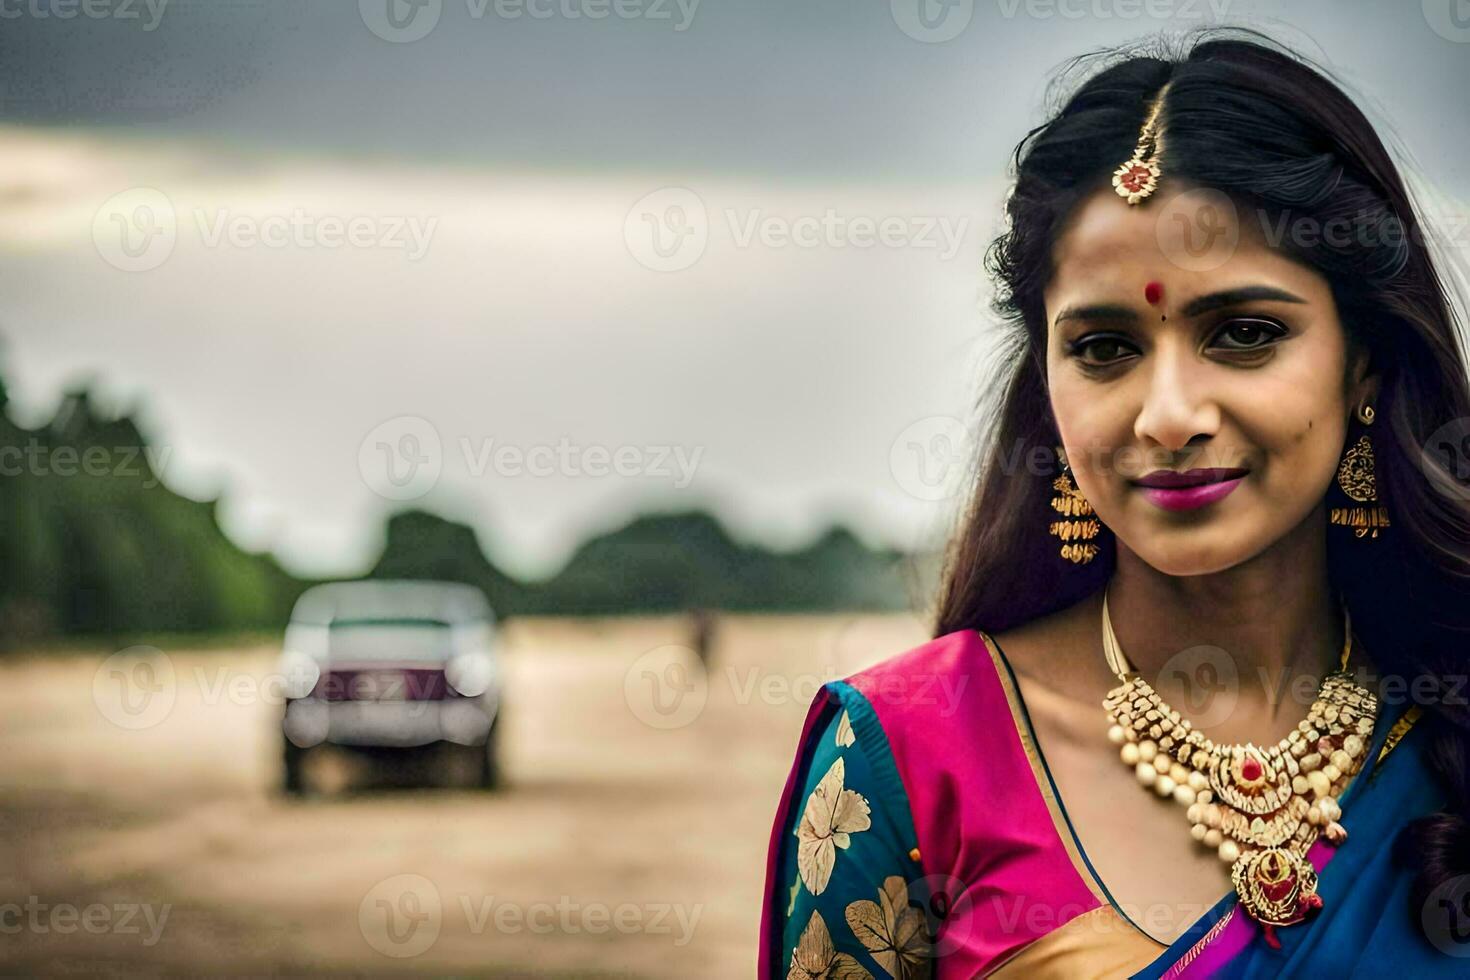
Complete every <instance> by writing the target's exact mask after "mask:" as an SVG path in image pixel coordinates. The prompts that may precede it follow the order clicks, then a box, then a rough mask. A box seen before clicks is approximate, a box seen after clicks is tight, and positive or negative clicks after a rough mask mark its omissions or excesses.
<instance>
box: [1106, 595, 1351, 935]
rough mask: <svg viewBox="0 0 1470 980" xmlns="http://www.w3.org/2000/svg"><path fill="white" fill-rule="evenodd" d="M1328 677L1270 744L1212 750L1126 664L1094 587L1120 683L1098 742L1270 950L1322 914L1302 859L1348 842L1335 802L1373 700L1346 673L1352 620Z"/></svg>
mask: <svg viewBox="0 0 1470 980" xmlns="http://www.w3.org/2000/svg"><path fill="white" fill-rule="evenodd" d="M1342 613H1343V633H1344V635H1345V640H1344V642H1343V647H1342V657H1341V659H1340V661H1339V663H1338V667H1337V669H1336V670H1334V671H1332V672H1331V673H1329V674H1327V676H1326V677H1324V678H1323V679H1322V683H1321V687H1320V688H1319V690H1318V692H1317V699H1316V700H1315V701H1314V702H1313V704H1312V707H1311V710H1310V711H1309V712H1308V713H1307V717H1306V719H1305V720H1304V721H1302V722H1301V724H1299V725H1297V727H1296V730H1295V731H1293V732H1292V733H1291V734H1290V735H1287V736H1286V737H1285V738H1283V739H1282V740H1281V741H1279V742H1277V743H1276V744H1275V745H1271V746H1265V747H1257V746H1256V745H1254V744H1253V743H1249V742H1247V743H1245V744H1244V745H1242V744H1239V743H1236V744H1230V745H1225V744H1220V743H1217V742H1214V741H1213V740H1211V739H1210V738H1208V737H1207V736H1206V735H1205V734H1204V733H1203V732H1201V731H1199V730H1198V729H1196V728H1194V727H1193V725H1192V723H1191V722H1190V721H1189V719H1187V718H1182V717H1181V716H1180V714H1179V712H1178V711H1175V710H1174V709H1173V708H1171V707H1170V706H1169V705H1168V704H1166V703H1165V702H1164V699H1163V698H1161V697H1159V695H1158V692H1157V691H1155V690H1154V689H1153V687H1152V686H1150V685H1149V683H1148V682H1147V681H1145V680H1144V679H1143V678H1142V677H1140V676H1139V675H1138V672H1137V671H1136V670H1134V669H1133V667H1132V665H1130V664H1129V662H1128V658H1127V657H1126V656H1124V654H1123V650H1122V648H1121V647H1120V646H1119V645H1118V638H1117V636H1116V635H1115V634H1114V633H1113V622H1112V619H1111V617H1109V615H1108V595H1107V589H1106V588H1104V590H1103V605H1102V632H1103V654H1104V656H1105V657H1106V658H1107V661H1108V667H1109V668H1111V669H1112V671H1113V673H1114V674H1115V675H1117V677H1118V680H1119V681H1120V682H1121V683H1120V684H1119V686H1118V687H1115V688H1113V690H1111V691H1109V692H1108V696H1107V697H1106V698H1104V699H1103V708H1104V709H1106V711H1107V717H1108V726H1109V727H1108V741H1110V742H1112V743H1113V744H1114V745H1118V746H1120V748H1119V755H1120V757H1121V758H1122V760H1123V763H1124V764H1125V765H1127V766H1128V767H1129V768H1131V769H1133V771H1134V773H1135V774H1136V775H1137V777H1138V782H1139V784H1140V785H1142V786H1144V787H1145V788H1147V789H1151V790H1153V791H1154V792H1155V793H1157V794H1158V795H1159V796H1160V797H1162V798H1164V799H1173V800H1174V801H1175V802H1176V803H1178V804H1180V805H1181V806H1184V807H1186V808H1187V811H1186V812H1187V815H1188V819H1189V823H1190V834H1191V836H1193V837H1194V839H1195V840H1197V841H1199V842H1200V843H1201V844H1203V845H1205V846H1206V847H1209V848H1212V849H1213V850H1214V851H1215V852H1216V853H1217V854H1218V855H1219V856H1220V860H1221V861H1224V862H1225V863H1226V864H1228V865H1230V878H1231V881H1232V882H1233V883H1234V885H1235V891H1236V894H1237V895H1238V896H1239V897H1240V904H1241V905H1242V906H1243V907H1244V908H1245V910H1246V912H1247V913H1249V915H1250V916H1251V917H1252V918H1254V919H1255V920H1256V921H1258V922H1260V923H1261V925H1262V926H1263V927H1264V929H1265V934H1266V941H1267V942H1268V943H1269V944H1270V945H1271V946H1273V947H1277V948H1279V947H1280V945H1281V942H1280V940H1279V939H1278V938H1277V937H1276V935H1275V932H1274V930H1275V927H1277V926H1288V925H1293V924H1295V923H1297V922H1301V921H1302V920H1303V919H1305V918H1306V917H1307V915H1308V914H1309V913H1311V912H1313V911H1315V910H1316V909H1319V908H1321V907H1322V898H1321V896H1319V895H1318V894H1317V872H1316V870H1315V869H1314V868H1313V866H1312V864H1311V862H1310V861H1308V860H1307V856H1306V855H1307V850H1308V849H1309V848H1310V847H1311V846H1312V844H1313V842H1314V841H1316V839H1317V838H1318V836H1324V837H1326V838H1327V840H1328V841H1329V842H1330V843H1332V844H1333V845H1337V844H1341V843H1342V842H1343V841H1344V840H1346V839H1347V831H1346V830H1344V829H1343V826H1342V824H1340V823H1338V817H1340V816H1342V808H1341V807H1340V806H1339V805H1338V802H1337V800H1338V797H1339V796H1340V795H1341V793H1342V791H1343V790H1344V789H1345V788H1346V787H1347V784H1348V782H1349V781H1350V780H1351V779H1352V777H1353V776H1354V774H1356V773H1357V772H1358V770H1359V769H1361V768H1362V765H1363V761H1364V758H1365V755H1366V752H1367V745H1368V741H1369V738H1370V737H1371V735H1372V733H1373V725H1374V723H1375V721H1376V720H1377V717H1378V698H1377V696H1376V695H1375V694H1374V693H1373V692H1372V691H1370V690H1368V689H1367V688H1365V687H1363V686H1362V685H1360V684H1358V683H1357V682H1355V681H1354V680H1353V678H1352V676H1351V675H1350V674H1349V673H1348V671H1347V663H1348V657H1349V655H1350V654H1351V653H1352V646H1353V632H1352V618H1351V616H1349V614H1348V611H1347V607H1346V606H1344V607H1343V610H1342Z"/></svg>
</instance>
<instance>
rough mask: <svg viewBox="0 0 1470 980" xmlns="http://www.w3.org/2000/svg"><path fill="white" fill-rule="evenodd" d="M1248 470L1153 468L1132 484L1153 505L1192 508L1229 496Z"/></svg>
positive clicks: (1168, 507)
mask: <svg viewBox="0 0 1470 980" xmlns="http://www.w3.org/2000/svg"><path fill="white" fill-rule="evenodd" d="M1248 472H1249V471H1248V470H1241V469H1194V470H1185V471H1184V472H1182V473H1181V472H1176V471H1173V470H1155V471H1154V472H1152V473H1150V474H1148V475H1147V476H1143V477H1140V478H1139V479H1137V480H1135V481H1134V483H1136V484H1138V488H1139V489H1140V490H1141V491H1142V492H1143V495H1144V496H1145V497H1147V498H1148V499H1149V501H1151V502H1152V503H1153V504H1155V505H1156V506H1158V507H1161V508H1163V509H1164V510H1194V509H1196V508H1198V507H1204V506H1205V505H1206V504H1212V503H1214V502H1215V501H1217V500H1221V499H1223V498H1225V497H1227V496H1229V495H1230V492H1231V491H1232V490H1234V489H1235V488H1236V487H1238V486H1240V481H1241V480H1243V479H1245V476H1246V474H1247V473H1248Z"/></svg>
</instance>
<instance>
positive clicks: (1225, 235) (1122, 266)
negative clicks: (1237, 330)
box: [1046, 187, 1330, 316]
mask: <svg viewBox="0 0 1470 980" xmlns="http://www.w3.org/2000/svg"><path fill="white" fill-rule="evenodd" d="M1052 259H1053V275H1052V278H1051V282H1050V283H1049V285H1048V287H1047V289H1046V305H1047V312H1048V314H1049V316H1050V315H1055V313H1056V312H1057V310H1058V309H1059V308H1060V307H1061V305H1064V304H1066V303H1068V302H1070V301H1076V300H1082V299H1091V300H1096V299H1110V300H1120V299H1125V298H1126V299H1129V300H1132V299H1133V298H1134V296H1133V294H1134V293H1137V294H1138V295H1139V296H1141V295H1142V290H1143V287H1144V285H1145V283H1147V282H1151V281H1157V282H1160V283H1162V284H1163V286H1164V295H1165V296H1166V297H1170V298H1174V299H1181V300H1182V299H1186V298H1188V297H1189V296H1192V295H1201V294H1203V293H1206V292H1210V291H1213V290H1216V289H1219V288H1222V287H1228V286H1237V285H1245V284H1256V283H1268V284H1275V285H1279V286H1282V287H1284V288H1288V289H1291V290H1292V291H1293V292H1296V293H1297V294H1298V295H1301V296H1303V298H1306V299H1309V300H1315V299H1320V298H1324V296H1326V297H1330V287H1329V285H1328V283H1327V280H1326V279H1325V278H1324V277H1323V276H1322V275H1321V274H1320V273H1319V272H1317V271H1316V270H1315V269H1312V268H1310V267H1309V266H1305V265H1302V264H1300V263H1299V262H1297V261H1295V260H1294V259H1292V258H1291V257H1289V256H1287V255H1286V254H1285V253H1283V252H1281V251H1279V250H1277V249H1273V248H1271V247H1270V246H1269V244H1268V243H1267V240H1266V235H1265V234H1264V233H1263V221H1262V219H1261V218H1260V217H1259V216H1258V215H1257V213H1256V212H1254V211H1251V210H1249V209H1245V208H1241V207H1237V206H1236V205H1234V204H1233V203H1232V202H1231V201H1230V200H1229V199H1228V198H1226V197H1225V196H1224V195H1221V194H1218V193H1216V192H1212V191H1206V190H1199V189H1178V190H1170V189H1168V188H1165V187H1160V188H1159V190H1158V191H1155V193H1154V194H1153V196H1151V197H1149V198H1147V199H1145V200H1143V201H1142V202H1140V203H1139V204H1137V205H1130V204H1128V203H1127V202H1126V201H1124V200H1123V199H1122V198H1121V197H1119V196H1118V195H1117V194H1115V193H1113V191H1112V190H1111V189H1106V190H1102V191H1098V192H1097V193H1094V194H1092V195H1090V196H1089V197H1087V198H1086V199H1084V200H1083V202H1082V203H1081V204H1080V205H1079V206H1078V207H1077V209H1076V211H1075V212H1074V213H1073V215H1072V217H1071V218H1070V219H1069V220H1068V222H1067V224H1066V225H1065V227H1064V228H1063V231H1062V234H1061V235H1060V236H1059V237H1058V238H1057V241H1056V243H1055V245H1054V247H1053V251H1052ZM1303 291H1308V292H1303Z"/></svg>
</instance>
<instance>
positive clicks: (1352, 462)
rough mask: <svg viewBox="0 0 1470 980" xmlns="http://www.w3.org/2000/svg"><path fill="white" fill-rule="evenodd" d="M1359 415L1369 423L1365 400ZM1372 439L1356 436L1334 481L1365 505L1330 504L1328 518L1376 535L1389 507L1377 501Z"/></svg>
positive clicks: (1364, 534) (1355, 530) (1360, 533)
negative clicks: (1336, 505)
mask: <svg viewBox="0 0 1470 980" xmlns="http://www.w3.org/2000/svg"><path fill="white" fill-rule="evenodd" d="M1358 419H1359V421H1361V422H1362V423H1363V424H1364V425H1372V424H1373V419H1374V412H1373V406H1372V405H1368V404H1366V403H1365V404H1364V405H1363V406H1362V407H1361V408H1359V409H1358ZM1373 464H1374V459H1373V440H1371V439H1369V438H1368V433H1366V432H1365V433H1363V434H1362V435H1361V436H1359V437H1358V441H1357V442H1356V443H1355V444H1354V445H1353V447H1352V448H1351V449H1349V450H1348V451H1347V452H1345V453H1343V456H1342V463H1341V464H1339V465H1338V467H1337V485H1338V486H1340V487H1342V492H1343V493H1345V494H1347V495H1348V496H1349V497H1350V498H1352V499H1353V500H1356V501H1358V502H1359V503H1366V504H1367V505H1368V506H1366V507H1333V508H1332V510H1331V512H1330V513H1329V515H1328V520H1329V521H1330V522H1331V523H1333V524H1341V525H1343V526H1344V527H1350V528H1352V529H1353V536H1354V537H1358V538H1362V537H1375V538H1376V537H1378V529H1379V528H1384V527H1388V508H1387V507H1385V506H1383V505H1382V504H1381V503H1379V501H1378V480H1377V478H1376V476H1375V474H1374V466H1373Z"/></svg>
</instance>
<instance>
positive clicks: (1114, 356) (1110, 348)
mask: <svg viewBox="0 0 1470 980" xmlns="http://www.w3.org/2000/svg"><path fill="white" fill-rule="evenodd" d="M1132 349H1133V348H1132V345H1131V344H1129V343H1128V341H1126V340H1124V339H1123V338H1122V337H1119V336H1116V335H1114V334H1091V335H1089V336H1087V337H1083V338H1081V339H1080V340H1074V341H1072V342H1070V343H1068V344H1067V353H1068V354H1071V355H1072V356H1073V357H1075V358H1077V359H1078V360H1079V361H1081V362H1082V364H1083V366H1085V367H1106V366H1107V365H1109V364H1114V363H1116V362H1118V361H1121V360H1123V358H1122V357H1119V356H1118V354H1119V353H1120V352H1124V353H1126V352H1127V351H1129V350H1132Z"/></svg>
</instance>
